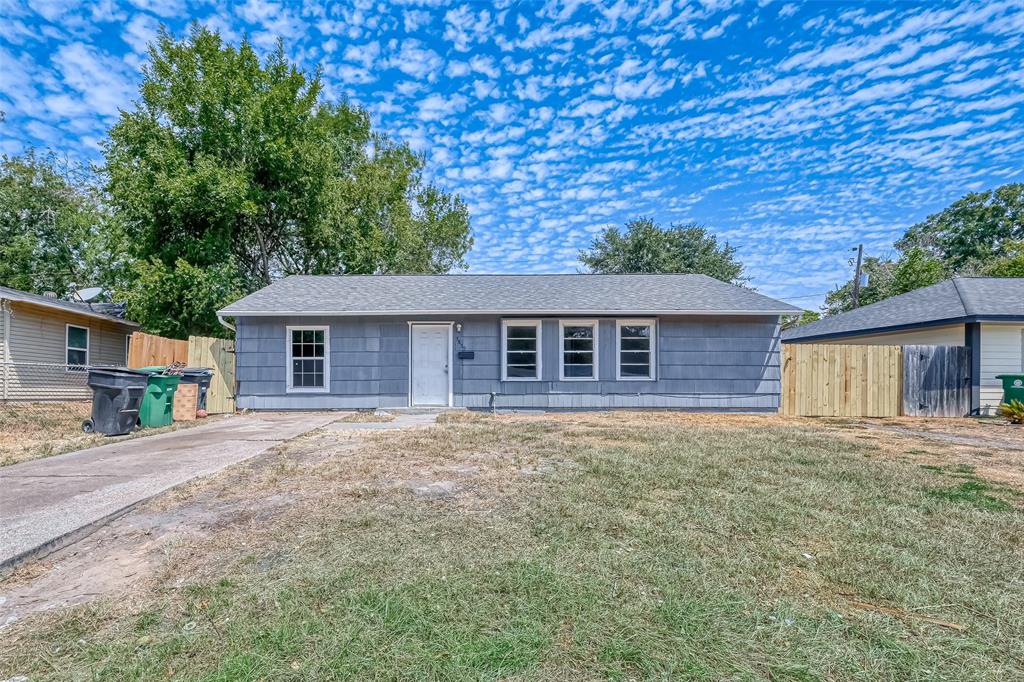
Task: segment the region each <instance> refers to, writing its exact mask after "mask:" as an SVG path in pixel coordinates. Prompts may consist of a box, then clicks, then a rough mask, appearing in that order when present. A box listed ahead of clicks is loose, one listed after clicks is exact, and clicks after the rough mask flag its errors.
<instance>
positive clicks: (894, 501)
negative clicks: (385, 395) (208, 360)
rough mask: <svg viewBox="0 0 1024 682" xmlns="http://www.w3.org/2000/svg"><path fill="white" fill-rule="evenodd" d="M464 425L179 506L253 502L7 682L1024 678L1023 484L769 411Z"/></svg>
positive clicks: (297, 466)
mask: <svg viewBox="0 0 1024 682" xmlns="http://www.w3.org/2000/svg"><path fill="white" fill-rule="evenodd" d="M440 421H441V423H440V424H439V426H437V427H434V428H430V429H420V430H407V431H392V432H381V433H378V434H375V435H373V436H371V437H369V441H368V442H365V443H363V442H361V441H359V440H358V439H356V438H355V437H354V436H352V435H351V434H346V433H343V432H329V431H321V432H318V433H315V434H312V435H310V436H306V437H303V438H299V439H296V440H295V441H293V442H291V443H289V444H288V445H286V446H285V447H283V448H281V449H280V451H278V452H276V453H274V454H273V455H272V456H269V457H266V458H261V459H260V460H259V461H257V462H253V463H252V464H251V465H249V466H247V467H244V468H241V469H238V470H235V471H234V472H229V473H230V476H228V477H218V478H215V479H212V480H210V481H207V482H205V483H201V484H195V485H193V486H191V487H190V488H189V489H187V490H184V491H182V492H180V493H178V495H179V497H178V498H177V499H176V500H175V504H179V505H180V504H187V503H190V501H191V502H194V501H195V500H197V499H199V498H205V499H209V500H211V501H216V503H217V504H221V505H228V506H230V505H232V504H235V505H247V506H245V509H246V510H247V511H246V512H245V514H242V515H240V516H239V517H238V518H237V520H235V521H232V522H231V523H228V524H225V525H223V526H220V527H217V528H213V529H210V530H209V532H207V533H206V535H205V536H204V537H203V538H202V539H201V540H200V539H194V540H191V541H190V540H184V541H181V542H180V543H179V544H177V545H175V546H174V547H173V548H170V549H168V557H167V561H166V562H164V564H163V565H162V567H161V570H160V572H159V574H158V575H157V577H156V578H155V579H154V580H152V581H150V582H149V583H147V584H145V585H144V586H142V587H141V588H140V589H139V590H138V591H137V592H136V593H135V594H133V595H132V597H131V598H130V599H125V600H120V601H115V600H105V601H101V602H97V603H95V604H93V605H89V606H84V607H78V608H75V609H68V610H64V611H60V612H51V613H46V614H41V615H38V616H35V617H32V618H29V619H26V620H25V621H23V622H19V623H16V624H15V625H14V626H12V627H10V628H8V629H7V630H6V631H5V633H4V635H5V647H3V648H2V650H0V677H3V676H9V675H15V674H25V675H29V676H31V678H32V679H67V678H75V677H80V678H84V677H88V678H91V679H98V680H105V679H119V680H120V679H165V678H174V677H177V678H182V679H197V680H228V679H232V680H234V679H281V680H288V679H294V680H306V679H517V680H528V679H545V680H547V679H559V680H565V679H595V678H608V679H641V678H642V679H677V678H684V679H708V680H719V679H766V680H767V679H770V680H782V679H789V680H836V679H859V680H867V679H879V680H896V679H898V680H942V679H946V680H991V679H1011V678H1014V677H1019V676H1020V675H1021V674H1022V672H1024V615H1022V613H1021V611H1020V609H1019V604H1020V603H1021V601H1022V599H1024V590H1022V584H1024V576H1022V565H1021V561H1020V558H1021V556H1022V550H1024V546H1022V540H1021V534H1020V528H1021V524H1022V521H1024V513H1022V512H1021V511H1020V507H1021V497H1020V494H1019V493H1017V492H1016V491H1014V490H1013V489H1011V488H1007V487H1004V486H998V485H993V484H988V483H983V485H984V488H983V489H980V490H979V489H978V488H977V485H972V486H967V488H963V487H962V486H963V485H964V484H965V483H974V484H976V483H977V481H975V480H974V478H972V476H973V474H972V473H971V472H967V471H959V470H952V469H949V468H939V469H926V468H922V467H921V466H918V465H917V464H916V463H913V462H908V461H902V460H897V459H894V458H892V457H889V456H887V455H885V453H883V452H881V451H880V450H879V448H878V447H877V446H876V445H875V444H872V443H863V442H858V441H854V440H849V439H846V438H842V437H837V436H835V435H832V434H829V433H825V432H822V430H821V429H820V428H808V427H807V426H801V425H799V424H797V423H790V422H783V421H775V420H771V419H768V420H766V421H764V422H761V423H757V420H756V419H755V420H754V422H752V423H747V424H746V425H745V426H744V425H743V424H744V422H743V421H742V420H741V419H738V418H737V419H733V418H731V417H720V416H709V415H699V416H693V415H687V416H681V415H664V414H662V415H656V414H640V415H637V414H632V413H612V414H587V415H542V416H517V415H501V416H492V415H475V414H455V415H446V416H444V417H443V418H442V419H441V420H440ZM232 477H234V478H232ZM239 481H245V482H246V485H245V486H240V485H238V483H239ZM440 482H449V483H452V484H453V487H452V489H451V490H449V491H446V492H444V493H443V494H440V495H435V494H433V493H429V494H428V493H421V492H418V491H420V490H421V489H422V488H423V487H424V484H425V483H440ZM992 500H998V502H997V503H993V502H992ZM258 501H264V502H266V505H267V506H268V507H269V508H271V509H272V510H273V511H271V512H267V513H265V514H264V515H263V516H260V515H259V513H258V512H259V509H260V505H259V504H255V503H256V502H258Z"/></svg>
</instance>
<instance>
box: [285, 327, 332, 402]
mask: <svg viewBox="0 0 1024 682" xmlns="http://www.w3.org/2000/svg"><path fill="white" fill-rule="evenodd" d="M329 350H330V338H329V332H328V328H327V327H288V390H289V391H323V392H326V391H327V389H328V387H329V386H330V380H331V377H330V371H331V369H330V363H329V362H328V360H329V356H328V352H329Z"/></svg>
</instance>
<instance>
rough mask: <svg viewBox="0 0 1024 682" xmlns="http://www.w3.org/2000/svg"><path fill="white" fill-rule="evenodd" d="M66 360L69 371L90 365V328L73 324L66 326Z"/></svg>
mask: <svg viewBox="0 0 1024 682" xmlns="http://www.w3.org/2000/svg"><path fill="white" fill-rule="evenodd" d="M64 351H65V354H64V360H65V362H66V363H67V365H68V369H69V370H77V369H81V368H83V367H85V366H86V365H88V364H89V328H88V327H79V326H76V325H73V324H69V325H66V326H65V344H64Z"/></svg>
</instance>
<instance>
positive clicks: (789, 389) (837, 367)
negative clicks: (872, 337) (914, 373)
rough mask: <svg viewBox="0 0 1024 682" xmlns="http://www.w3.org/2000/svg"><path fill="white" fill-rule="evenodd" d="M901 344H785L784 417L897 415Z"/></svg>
mask: <svg viewBox="0 0 1024 682" xmlns="http://www.w3.org/2000/svg"><path fill="white" fill-rule="evenodd" d="M902 369H903V349H902V348H901V347H900V346H867V345H864V346H845V345H830V344H799V343H796V344H784V345H783V346H782V407H781V410H780V411H781V413H782V414H784V415H789V416H804V417H895V416H898V415H899V414H900V412H901V407H902V398H903V391H902V386H903V384H902Z"/></svg>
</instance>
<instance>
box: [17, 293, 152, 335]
mask: <svg viewBox="0 0 1024 682" xmlns="http://www.w3.org/2000/svg"><path fill="white" fill-rule="evenodd" d="M0 300H5V301H12V302H14V303H21V304H24V305H34V306H38V307H40V308H46V309H47V310H59V311H60V312H63V313H68V314H69V315H84V316H85V317H92V318H95V319H97V320H106V321H107V322H114V323H117V324H123V325H125V326H127V327H141V326H142V325H140V324H139V323H138V322H132V321H131V320H123V319H121V318H120V317H114V316H113V315H105V314H103V313H97V312H95V311H92V310H84V309H83V310H72V309H71V308H66V307H65V306H62V305H54V304H51V303H46V302H45V301H37V300H35V299H26V298H20V297H16V296H10V295H8V294H0Z"/></svg>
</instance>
